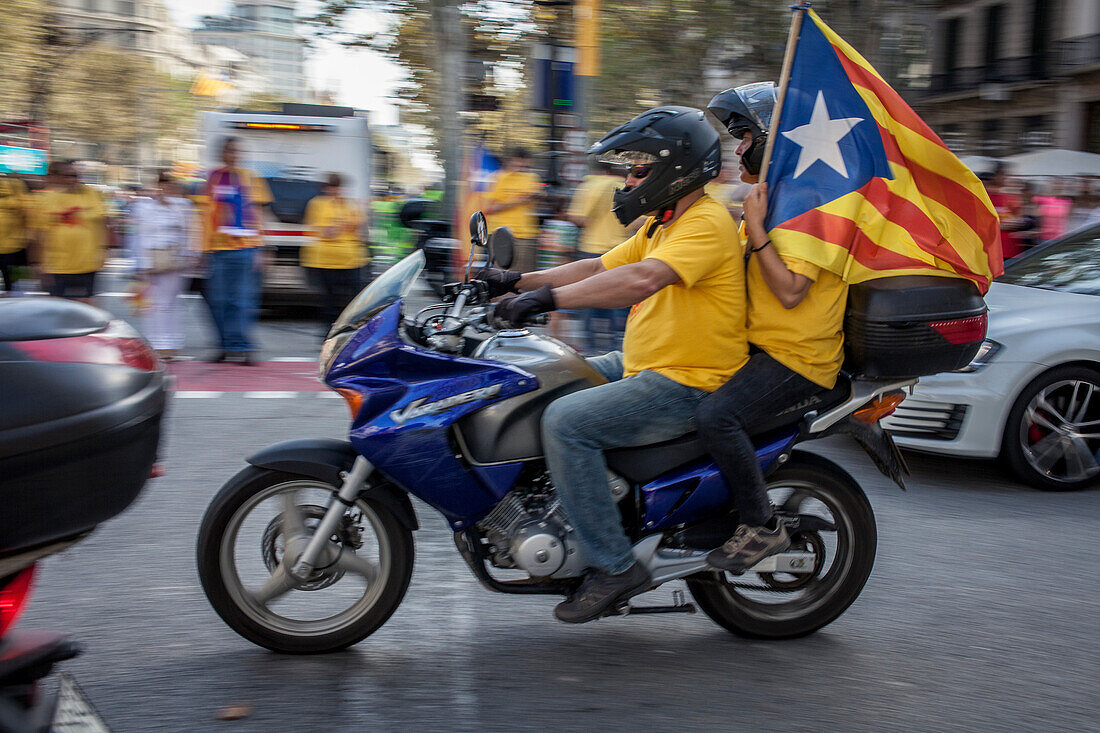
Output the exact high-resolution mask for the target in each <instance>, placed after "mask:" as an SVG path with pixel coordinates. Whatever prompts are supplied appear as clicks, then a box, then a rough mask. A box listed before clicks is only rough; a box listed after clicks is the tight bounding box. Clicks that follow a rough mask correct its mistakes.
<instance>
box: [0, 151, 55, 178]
mask: <svg viewBox="0 0 1100 733" xmlns="http://www.w3.org/2000/svg"><path fill="white" fill-rule="evenodd" d="M49 164H50V156H49V154H48V153H46V151H45V150H37V149H35V148H13V147H11V146H9V145H0V172H2V173H19V174H21V175H25V176H44V175H46V168H47V166H48V165H49Z"/></svg>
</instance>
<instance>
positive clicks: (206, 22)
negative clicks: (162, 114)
mask: <svg viewBox="0 0 1100 733" xmlns="http://www.w3.org/2000/svg"><path fill="white" fill-rule="evenodd" d="M191 38H192V40H193V41H194V43H196V44H198V45H201V46H225V47H228V48H231V49H234V50H236V51H239V52H241V53H243V54H244V55H245V56H247V57H248V58H249V59H250V60H251V62H252V63H253V65H254V71H255V72H256V73H258V74H259V75H260V76H262V77H263V78H264V80H265V82H266V91H267V92H269V93H271V94H274V95H277V96H280V97H285V99H286V101H291V102H305V101H310V100H311V99H312V96H313V95H312V93H311V91H310V89H309V85H308V83H307V82H306V73H305V47H306V39H305V38H304V37H303V36H301V35H299V34H298V33H296V32H295V29H294V0H235V2H234V3H233V6H232V8H231V9H230V14H229V15H228V16H211V15H208V16H204V17H203V18H202V19H201V20H200V25H199V27H198V28H196V29H195V30H193V31H192V33H191Z"/></svg>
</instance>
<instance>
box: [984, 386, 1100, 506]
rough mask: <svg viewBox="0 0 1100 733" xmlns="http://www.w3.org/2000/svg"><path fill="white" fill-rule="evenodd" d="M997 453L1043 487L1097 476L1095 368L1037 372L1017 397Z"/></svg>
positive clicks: (1099, 409) (1099, 430)
mask: <svg viewBox="0 0 1100 733" xmlns="http://www.w3.org/2000/svg"><path fill="white" fill-rule="evenodd" d="M1001 455H1002V456H1003V457H1004V458H1005V460H1006V461H1007V462H1008V466H1009V468H1011V469H1012V472H1013V473H1014V474H1016V476H1017V477H1019V478H1020V479H1021V480H1023V481H1025V482H1026V483H1028V484H1031V485H1032V486H1034V487H1035V488H1037V489H1042V490H1043V491H1076V490H1077V489H1083V488H1085V487H1087V486H1090V485H1093V484H1095V483H1096V482H1097V480H1100V371H1098V370H1096V369H1093V368H1091V367H1087V366H1073V365H1070V366H1063V367H1058V368H1056V369H1051V370H1050V371H1048V372H1044V373H1043V374H1040V375H1039V376H1038V377H1036V379H1035V380H1034V381H1032V382H1031V384H1029V385H1028V386H1027V387H1026V388H1024V391H1023V392H1022V393H1021V394H1020V396H1019V398H1017V400H1016V403H1015V404H1014V405H1013V406H1012V411H1011V412H1010V413H1009V415H1008V422H1007V423H1006V424H1005V434H1004V442H1003V443H1002V446H1001Z"/></svg>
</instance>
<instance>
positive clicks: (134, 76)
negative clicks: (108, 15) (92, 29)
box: [48, 44, 195, 153]
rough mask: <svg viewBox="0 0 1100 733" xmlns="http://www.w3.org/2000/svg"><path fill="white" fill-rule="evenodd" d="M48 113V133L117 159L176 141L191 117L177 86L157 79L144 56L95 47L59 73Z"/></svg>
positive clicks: (190, 105) (189, 103) (163, 78)
mask: <svg viewBox="0 0 1100 733" xmlns="http://www.w3.org/2000/svg"><path fill="white" fill-rule="evenodd" d="M48 113H49V117H48V119H49V121H50V125H51V127H56V128H57V129H59V130H63V131H64V132H66V133H68V134H69V135H72V136H73V137H75V138H77V139H79V140H82V141H85V142H89V143H93V144H96V145H100V146H103V147H107V148H110V149H112V150H113V151H115V152H116V153H118V152H120V151H132V150H133V149H134V146H136V145H137V144H138V143H140V142H142V141H148V142H152V141H153V140H154V139H155V138H157V137H162V136H176V135H180V134H181V133H184V132H186V129H181V126H187V125H193V124H194V117H195V110H194V103H193V102H192V100H191V98H190V96H189V95H188V93H187V88H186V86H184V85H183V84H182V83H181V82H179V81H175V80H172V79H170V78H168V77H167V76H166V75H163V74H160V73H158V72H157V71H156V69H155V67H154V65H153V62H152V61H150V60H149V59H147V58H145V57H143V56H138V55H136V54H128V53H122V52H119V51H115V50H113V49H111V48H108V47H106V46H102V45H98V44H97V45H92V46H88V47H87V48H84V49H82V50H80V51H77V52H76V53H74V54H73V55H72V56H71V59H70V62H69V63H67V64H65V66H64V67H62V68H61V69H59V70H58V72H57V74H56V75H55V76H54V79H53V83H52V85H51V93H50V97H49V104H48Z"/></svg>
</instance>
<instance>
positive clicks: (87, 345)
mask: <svg viewBox="0 0 1100 733" xmlns="http://www.w3.org/2000/svg"><path fill="white" fill-rule="evenodd" d="M15 346H16V347H17V348H18V349H19V350H20V351H22V352H23V353H24V354H26V355H27V356H29V357H30V358H32V359H35V360H36V361H48V362H60V363H69V364H118V365H121V366H128V367H131V368H133V369H140V370H141V371H143V372H155V371H157V370H158V369H160V362H159V361H157V356H156V354H154V353H153V350H152V348H150V346H149V344H148V342H146V341H145V339H143V338H142V337H141V335H140V334H139V333H138V332H137V331H135V330H134V329H133V328H131V327H130V325H129V324H128V323H126V322H125V321H119V320H114V321H111V322H110V323H109V324H108V325H107V328H105V329H103V330H102V331H98V332H96V333H92V334H88V335H87V336H73V337H71V338H60V339H42V340H41V341H19V342H16V343H15Z"/></svg>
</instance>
